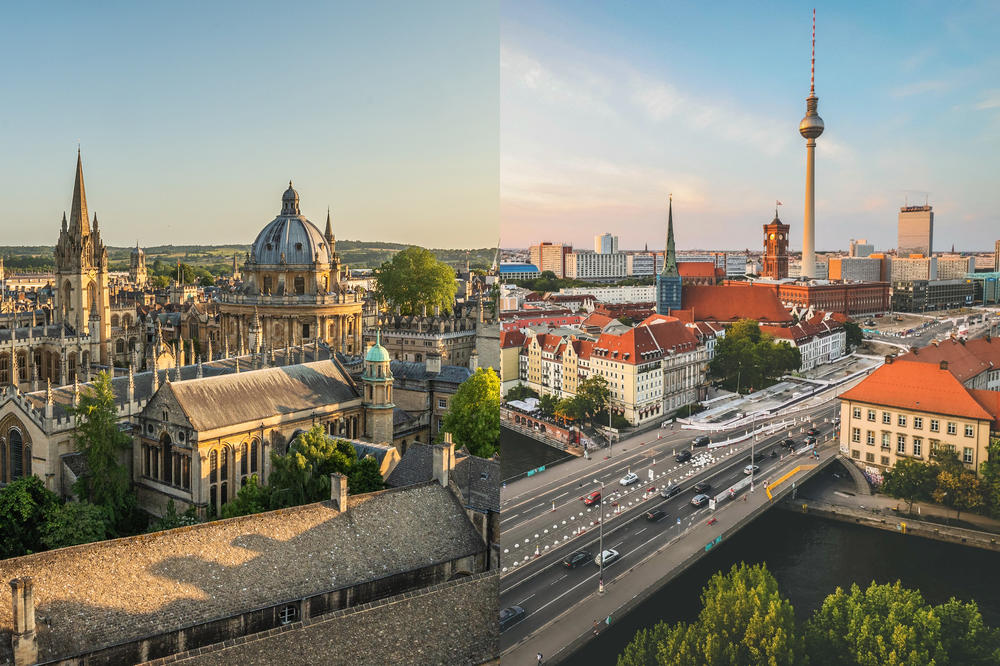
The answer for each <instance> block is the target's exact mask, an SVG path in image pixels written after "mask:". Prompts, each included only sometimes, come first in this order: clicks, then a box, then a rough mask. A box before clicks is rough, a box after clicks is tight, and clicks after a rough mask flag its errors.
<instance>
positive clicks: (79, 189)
mask: <svg viewBox="0 0 1000 666" xmlns="http://www.w3.org/2000/svg"><path fill="white" fill-rule="evenodd" d="M55 259H56V285H55V286H56V312H55V317H56V321H57V322H59V323H62V324H64V325H68V326H70V327H71V328H72V329H73V330H74V331H75V332H76V333H77V334H78V335H83V334H84V333H85V332H87V331H89V333H90V335H91V338H92V339H93V340H94V341H95V342H97V341H100V362H101V363H102V364H104V365H107V364H110V362H111V359H110V358H109V351H110V350H109V339H110V338H111V299H110V293H109V290H108V251H107V249H105V247H104V243H103V242H101V232H100V229H99V228H98V225H97V214H96V213H95V214H94V224H93V228H91V226H90V222H89V220H88V217H87V193H86V190H85V189H84V186H83V164H82V162H81V159H80V152H79V150H78V151H77V154H76V183H75V184H74V185H73V204H72V208H71V210H70V217H69V224H68V226H67V223H66V214H65V213H63V219H62V230H61V231H60V232H59V241H58V242H57V243H56V251H55Z"/></svg>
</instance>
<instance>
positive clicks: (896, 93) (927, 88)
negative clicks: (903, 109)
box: [889, 79, 954, 98]
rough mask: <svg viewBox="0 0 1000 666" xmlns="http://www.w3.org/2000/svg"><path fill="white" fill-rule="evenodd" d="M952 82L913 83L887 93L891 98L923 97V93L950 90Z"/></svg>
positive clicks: (942, 80) (930, 81)
mask: <svg viewBox="0 0 1000 666" xmlns="http://www.w3.org/2000/svg"><path fill="white" fill-rule="evenodd" d="M953 86H954V81H948V80H944V79H928V80H925V81H914V82H913V83H907V84H905V85H902V86H897V87H895V88H893V89H892V90H890V91H889V94H890V95H892V96H893V97H896V98H899V97H910V96H912V95H923V94H925V93H940V92H945V91H946V90H949V89H951V88H952V87H953Z"/></svg>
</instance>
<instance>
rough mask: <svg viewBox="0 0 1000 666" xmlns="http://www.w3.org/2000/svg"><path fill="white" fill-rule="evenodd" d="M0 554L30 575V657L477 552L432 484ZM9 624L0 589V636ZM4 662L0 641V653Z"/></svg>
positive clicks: (4, 644)
mask: <svg viewBox="0 0 1000 666" xmlns="http://www.w3.org/2000/svg"><path fill="white" fill-rule="evenodd" d="M348 507H349V508H348V510H347V511H346V512H340V511H338V510H337V509H335V508H334V505H333V503H332V502H319V503H316V504H308V505H305V506H300V507H294V508H291V509H283V510H279V511H270V512H266V513H260V514H256V515H252V516H243V517H240V518H232V519H229V520H216V521H212V522H209V523H203V524H200V525H196V526H194V527H185V528H179V529H174V530H168V531H165V532H157V533H154V534H144V535H140V536H136V537H128V538H124V539H114V540H110V541H101V542H98V543H92V544H86V545H82V546H75V547H72V548H60V549H57V550H52V551H47V552H43V553H37V554H34V555H26V556H24V557H16V558H11V559H7V560H0V578H2V580H4V581H8V580H11V579H13V578H21V577H24V576H30V577H31V578H32V580H33V582H34V595H35V609H36V613H37V616H38V617H39V618H44V619H43V620H40V621H39V623H38V625H37V626H38V627H39V629H38V634H37V636H38V657H39V660H40V661H45V660H53V659H57V658H60V657H65V656H68V655H71V654H75V653H78V652H80V651H86V650H93V649H97V648H99V647H104V646H108V645H112V644H117V643H121V642H126V641H131V640H136V639H138V638H141V637H144V636H149V635H155V634H160V633H162V632H164V631H172V630H176V629H179V628H181V627H184V626H189V625H192V624H196V623H199V622H205V621H208V620H211V619H214V618H220V617H228V616H232V615H236V614H240V613H243V612H246V611H249V610H251V609H254V608H259V607H263V606H270V605H273V604H276V603H281V602H282V601H283V600H291V599H301V598H303V597H306V596H310V595H313V594H318V593H321V592H325V591H328V590H333V589H341V588H346V587H350V586H353V585H356V584H358V583H363V582H367V581H372V580H375V579H380V578H384V577H386V576H390V575H392V574H396V573H401V572H406V571H412V570H414V569H417V568H421V567H425V566H428V565H431V564H435V563H439V562H445V561H449V560H453V559H457V558H461V557H466V556H469V555H473V554H477V553H482V552H483V551H484V550H485V549H486V545H485V544H484V543H483V540H482V538H481V537H480V536H479V534H478V533H477V532H476V530H475V528H474V527H473V525H472V523H471V522H470V521H469V520H468V518H467V516H466V514H465V510H464V509H463V508H462V506H461V505H460V503H459V501H458V499H457V498H456V497H455V496H454V495H452V493H451V492H449V491H448V490H447V489H445V488H442V487H441V486H439V485H438V484H436V483H433V482H432V483H425V484H422V485H417V486H410V487H407V488H398V489H393V490H386V491H381V492H377V493H370V494H367V495H358V496H351V497H350V498H349V499H348ZM12 629H13V618H12V608H11V588H10V586H9V585H6V584H4V585H2V586H0V635H5V636H8V637H9V636H10V632H11V631H12ZM9 660H11V654H10V641H9V640H6V641H0V662H7V661H9Z"/></svg>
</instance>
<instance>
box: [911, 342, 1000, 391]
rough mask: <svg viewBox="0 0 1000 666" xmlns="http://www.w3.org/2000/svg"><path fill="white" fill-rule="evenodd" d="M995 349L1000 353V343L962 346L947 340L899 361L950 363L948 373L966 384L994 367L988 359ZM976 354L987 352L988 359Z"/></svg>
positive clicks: (919, 350) (921, 349)
mask: <svg viewBox="0 0 1000 666" xmlns="http://www.w3.org/2000/svg"><path fill="white" fill-rule="evenodd" d="M970 343H976V344H970ZM993 349H996V350H997V352H1000V342H997V343H992V342H991V343H987V342H986V341H985V340H969V341H968V342H966V343H965V344H962V343H960V342H957V341H955V340H945V341H943V342H941V343H940V344H938V345H927V346H926V347H921V348H919V349H917V350H915V351H909V352H907V353H906V354H903V355H901V356H900V357H899V360H901V361H917V362H919V363H930V364H933V365H940V363H941V361H948V371H949V372H951V374H953V375H955V377H956V378H957V379H958V381H960V382H966V381H968V380H970V379H972V378H973V377H975V376H976V375H978V374H980V373H982V372H986V371H987V370H989V369H990V368H991V367H992V366H991V365H990V362H989V360H987V359H988V358H989V356H990V354H989V352H990V351H992V350H993ZM976 352H980V354H982V353H983V352H986V353H985V354H983V355H984V356H986V357H987V358H986V359H984V358H980V355H979V354H977V353H976ZM998 360H1000V359H998Z"/></svg>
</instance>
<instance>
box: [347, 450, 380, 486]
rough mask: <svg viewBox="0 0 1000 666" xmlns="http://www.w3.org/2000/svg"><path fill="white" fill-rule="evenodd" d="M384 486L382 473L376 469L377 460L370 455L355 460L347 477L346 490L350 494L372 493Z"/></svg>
mask: <svg viewBox="0 0 1000 666" xmlns="http://www.w3.org/2000/svg"><path fill="white" fill-rule="evenodd" d="M384 488H385V482H384V481H382V473H381V472H379V471H378V461H377V460H375V458H373V457H371V456H366V457H365V458H363V459H361V460H359V461H358V462H356V463H355V464H354V468H353V469H352V470H351V473H350V475H348V477H347V492H349V493H350V494H352V495H360V494H363V493H373V492H376V491H378V490H382V489H384Z"/></svg>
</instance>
